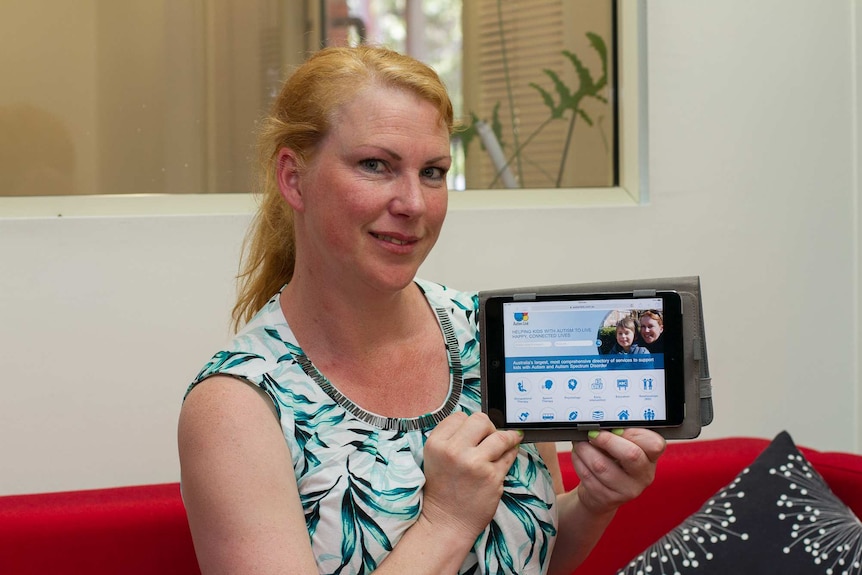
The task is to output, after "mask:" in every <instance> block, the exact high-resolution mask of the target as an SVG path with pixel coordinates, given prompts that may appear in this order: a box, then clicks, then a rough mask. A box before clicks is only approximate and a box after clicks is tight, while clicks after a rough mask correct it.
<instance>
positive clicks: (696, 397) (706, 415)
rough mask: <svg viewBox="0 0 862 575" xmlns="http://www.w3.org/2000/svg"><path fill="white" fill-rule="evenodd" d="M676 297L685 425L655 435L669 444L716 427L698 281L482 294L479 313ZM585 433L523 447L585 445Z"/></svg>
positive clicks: (539, 436) (540, 434) (552, 433)
mask: <svg viewBox="0 0 862 575" xmlns="http://www.w3.org/2000/svg"><path fill="white" fill-rule="evenodd" d="M666 290H672V291H676V292H677V293H679V295H680V299H681V300H682V309H683V355H684V357H683V361H684V366H685V368H684V373H685V419H684V421H683V423H682V425H679V426H675V427H663V428H657V429H655V431H656V432H658V433H660V434H661V435H662V436H664V437H665V438H667V439H692V438H694V437H697V436H698V435H700V431H701V428H702V427H703V426H705V425H709V424H710V423H712V418H713V407H712V380H711V379H710V375H709V363H708V361H707V354H706V336H705V332H704V326H703V306H702V304H701V291H700V277H699V276H690V277H673V278H658V279H644V280H626V281H613V282H600V283H585V284H572V285H553V286H535V287H523V288H516V289H499V290H491V291H480V292H479V313H480V314H482V313H483V311H484V307H485V303H486V302H487V300H488V298H491V297H499V296H515V297H516V298H517V299H523V300H529V299H530V297H531V296H532V297H533V298H535V296H536V295H567V294H570V295H571V294H574V295H577V294H592V293H608V294H614V293H624V292H632V293H634V295H635V296H636V297H651V296H655V295H656V294H655V292H656V291H666ZM480 346H481V352H482V358H484V357H485V356H486V354H485V349H486V340H485V332H484V330H483V331H482V332H481V334H480ZM481 373H482V409H483V411H486V412H487V409H488V405H487V403H486V401H487V400H486V398H487V397H488V394H487V388H486V385H487V366H486V365H485V363H484V361H483V362H482V364H481ZM587 433H588V432H587V431H580V430H560V429H549V430H528V431H526V432H525V437H524V440H525V441H563V440H573V439H585V438H586V436H587Z"/></svg>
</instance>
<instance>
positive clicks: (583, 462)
mask: <svg viewBox="0 0 862 575" xmlns="http://www.w3.org/2000/svg"><path fill="white" fill-rule="evenodd" d="M664 448H665V440H664V438H663V437H661V436H660V435H658V434H657V433H654V432H652V431H649V430H645V429H627V430H626V431H625V433H624V434H623V435H622V436H618V435H615V434H613V433H611V432H609V431H602V432H600V433H599V434H598V436H597V437H595V438H593V439H591V440H590V441H589V442H586V441H583V442H576V443H575V444H574V445H573V447H572V462H573V464H574V467H575V471H576V472H577V474H578V477H580V479H581V482H580V484H579V485H578V486H577V487H576V488H575V489H574V490H572V491H571V492H569V493H566V494H565V495H562V496H560V497H558V498H557V502H558V505H559V507H558V516H559V525H558V531H557V545H556V546H555V547H554V553H553V555H552V557H551V564H550V569H549V573H551V574H568V573H571V572H572V570H574V569H575V568H576V567H577V566H578V565H580V564H581V563H582V562H583V560H584V559H586V557H587V555H588V554H589V552H590V551H591V550H592V549H593V547H594V546H595V545H596V543H597V542H598V540H599V538H600V537H601V535H602V533H603V532H604V530H605V528H606V527H607V526H608V524H609V523H610V522H611V519H613V517H614V514H615V513H616V510H617V508H618V507H619V506H620V505H622V504H623V503H625V502H626V501H630V500H632V499H634V498H635V497H637V496H638V495H640V494H641V492H642V491H643V490H644V489H646V487H647V486H649V484H650V483H652V480H653V477H654V476H655V464H656V461H657V460H658V458H659V457H660V456H661V454H662V452H663V451H664Z"/></svg>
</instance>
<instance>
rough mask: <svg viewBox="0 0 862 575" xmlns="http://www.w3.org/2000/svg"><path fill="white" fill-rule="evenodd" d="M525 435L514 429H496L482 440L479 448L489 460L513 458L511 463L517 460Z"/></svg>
mask: <svg viewBox="0 0 862 575" xmlns="http://www.w3.org/2000/svg"><path fill="white" fill-rule="evenodd" d="M523 437H524V434H523V433H522V432H520V431H515V430H513V429H507V430H499V431H494V433H492V434H490V435H488V436H487V437H485V438H484V439H483V440H482V442H481V443H480V444H479V449H481V450H482V453H483V454H484V455H485V457H487V458H488V460H489V461H498V460H509V459H511V461H510V465H511V463H513V462H514V461H515V457H516V456H517V454H518V448H519V446H520V444H521V439H522V438H523Z"/></svg>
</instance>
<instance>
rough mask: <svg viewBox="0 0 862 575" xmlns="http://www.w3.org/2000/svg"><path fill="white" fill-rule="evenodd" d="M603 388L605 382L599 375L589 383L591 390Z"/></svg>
mask: <svg viewBox="0 0 862 575" xmlns="http://www.w3.org/2000/svg"><path fill="white" fill-rule="evenodd" d="M604 388H605V382H604V381H602V378H601V377H597V378H596V379H595V381H593V382H592V383H591V384H590V389H592V390H593V391H600V390H602V389H604Z"/></svg>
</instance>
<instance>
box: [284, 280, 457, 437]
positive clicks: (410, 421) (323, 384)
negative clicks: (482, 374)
mask: <svg viewBox="0 0 862 575" xmlns="http://www.w3.org/2000/svg"><path fill="white" fill-rule="evenodd" d="M426 297H427V296H426ZM429 303H430V302H429ZM432 308H433V310H434V313H435V314H436V315H437V321H438V322H439V323H440V329H441V331H442V333H443V339H444V341H445V343H446V350H447V353H448V354H449V373H450V381H449V394H448V396H447V398H446V401H445V402H443V405H442V406H441V407H440V408H439V409H437V410H436V411H432V412H431V413H426V414H425V415H420V416H417V417H385V416H382V415H378V414H376V413H372V412H370V411H367V410H365V409H363V408H362V407H360V406H359V405H357V404H355V403H354V402H353V401H351V400H350V398H348V397H347V396H345V395H344V394H343V393H341V392H340V391H339V390H338V389H337V388H336V387H335V386H334V385H333V384H332V383H331V382H330V381H329V380H328V379H327V378H326V376H324V375H323V374H322V373H320V371H319V370H318V369H317V367H315V365H314V364H313V363H312V362H311V359H309V357H308V356H307V355H305V352H302V350H301V348H298V349H297V350H291V354H292V355H293V358H294V359H295V360H296V363H297V364H299V366H300V367H301V368H302V371H304V372H305V374H306V375H307V376H308V377H310V378H311V379H312V380H314V382H315V383H316V384H317V385H318V386H320V388H321V389H322V390H323V391H324V393H326V395H328V396H329V397H330V398H331V399H332V400H333V401H335V402H336V403H337V404H338V405H340V406H341V407H343V408H344V409H346V410H347V411H349V412H350V413H351V414H352V415H354V416H355V417H357V418H358V419H360V420H362V421H364V422H366V423H368V424H370V425H373V426H374V427H377V428H380V429H385V430H390V431H415V430H424V429H431V428H433V427H434V426H436V425H437V424H438V423H440V422H441V421H443V419H445V418H446V417H448V416H449V415H451V414H452V412H453V411H455V407H456V406H457V405H458V402H459V401H460V400H461V392H462V389H463V385H464V379H463V376H464V371H463V368H462V365H461V350H460V348H459V346H458V337H457V336H456V334H455V329H454V328H453V327H452V320H451V318H450V317H449V312H448V311H447V310H446V309H445V308H442V307H437V306H432Z"/></svg>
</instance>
